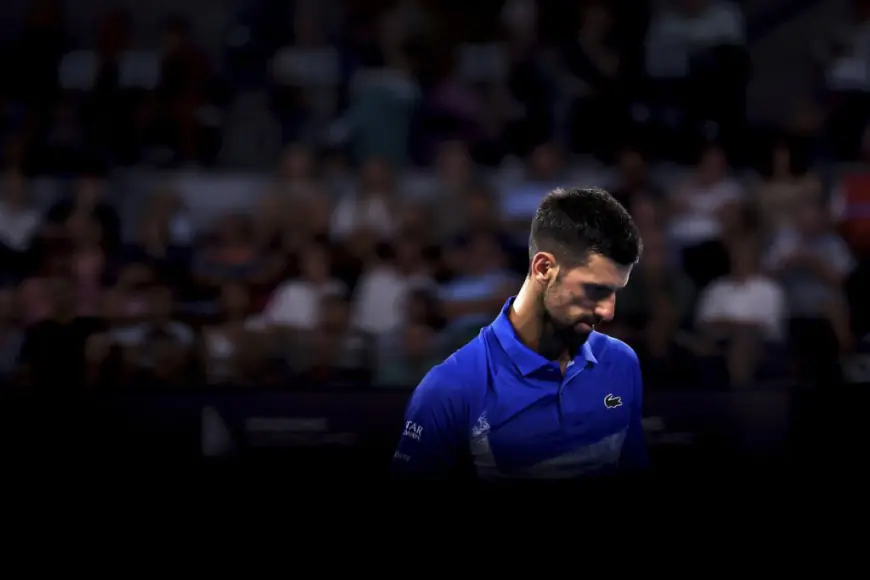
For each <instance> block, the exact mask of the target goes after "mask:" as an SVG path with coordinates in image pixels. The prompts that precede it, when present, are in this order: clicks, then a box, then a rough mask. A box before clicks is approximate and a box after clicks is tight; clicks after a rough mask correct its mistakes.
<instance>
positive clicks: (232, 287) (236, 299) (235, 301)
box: [221, 283, 250, 320]
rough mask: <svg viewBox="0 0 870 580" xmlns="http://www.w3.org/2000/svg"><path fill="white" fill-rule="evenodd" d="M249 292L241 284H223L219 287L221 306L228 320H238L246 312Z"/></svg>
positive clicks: (248, 304) (248, 303)
mask: <svg viewBox="0 0 870 580" xmlns="http://www.w3.org/2000/svg"><path fill="white" fill-rule="evenodd" d="M249 306H250V294H248V289H247V288H246V287H245V286H244V285H242V284H234V283H231V284H225V285H224V286H223V288H221V307H222V310H223V313H224V316H225V317H226V318H227V319H228V320H240V319H243V318H244V317H245V316H246V315H247V314H248V308H249Z"/></svg>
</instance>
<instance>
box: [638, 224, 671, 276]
mask: <svg viewBox="0 0 870 580" xmlns="http://www.w3.org/2000/svg"><path fill="white" fill-rule="evenodd" d="M667 265H668V240H667V237H666V236H665V235H664V234H663V233H662V232H661V231H660V230H655V231H651V232H649V233H645V234H644V236H643V261H641V262H640V267H641V268H642V269H643V271H644V272H647V273H650V272H662V271H664V270H665V268H667Z"/></svg>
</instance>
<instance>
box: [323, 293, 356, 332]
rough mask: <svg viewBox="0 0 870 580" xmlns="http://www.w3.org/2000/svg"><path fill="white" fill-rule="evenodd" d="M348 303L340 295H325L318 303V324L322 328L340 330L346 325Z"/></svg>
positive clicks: (348, 315)
mask: <svg viewBox="0 0 870 580" xmlns="http://www.w3.org/2000/svg"><path fill="white" fill-rule="evenodd" d="M349 318H350V304H349V303H348V301H347V300H345V299H344V297H342V296H326V297H325V298H324V299H323V301H322V303H321V305H320V324H321V326H322V327H323V329H324V330H326V331H327V332H329V331H341V330H344V329H345V328H346V327H347V323H348V320H349Z"/></svg>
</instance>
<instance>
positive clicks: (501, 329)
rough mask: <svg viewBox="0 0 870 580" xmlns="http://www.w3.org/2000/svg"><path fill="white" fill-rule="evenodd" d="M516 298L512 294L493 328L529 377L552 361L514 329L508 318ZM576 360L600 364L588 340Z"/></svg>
mask: <svg viewBox="0 0 870 580" xmlns="http://www.w3.org/2000/svg"><path fill="white" fill-rule="evenodd" d="M515 298H516V296H512V297H511V298H508V300H507V302H505V304H504V306H503V307H502V309H501V313H500V314H499V315H498V318H496V319H495V321H494V322H493V323H492V330H493V332H494V333H495V336H496V338H497V339H498V342H499V343H500V344H501V346H502V348H503V349H504V351H505V353H507V355H508V356H509V357H510V359H511V361H513V363H514V365H516V367H517V369H519V371H520V372H521V373H522V375H523V376H524V377H527V376H529V375H530V374H532V373H534V372H535V371H537V370H539V369H541V368H543V367H545V366H547V365H548V364H550V363H551V362H552V361H549V360H547V359H546V358H545V357H543V356H541V355H540V354H539V353H537V352H535V351H533V350H532V349H530V348H529V347H527V346H526V345H524V344H523V343H522V342H520V339H519V338H518V337H517V333H516V330H514V326H513V324H511V321H510V318H508V314H509V313H510V309H511V306H512V305H513V303H514V299H515ZM574 362H575V363H578V362H582V363H583V365H584V366H585V365H587V364H593V365H594V364H598V359H596V358H595V355H594V354H592V347H591V346H589V341H588V340H587V341H586V342H585V343H583V346H582V347H580V350H579V352H578V353H577V355H576V356H575V357H574Z"/></svg>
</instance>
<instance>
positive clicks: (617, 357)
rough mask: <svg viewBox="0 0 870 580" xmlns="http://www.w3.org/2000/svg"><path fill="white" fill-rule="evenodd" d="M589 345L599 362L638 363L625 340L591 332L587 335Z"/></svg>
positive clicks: (635, 355)
mask: <svg viewBox="0 0 870 580" xmlns="http://www.w3.org/2000/svg"><path fill="white" fill-rule="evenodd" d="M589 346H590V347H591V349H592V354H594V355H595V358H596V359H598V362H599V363H605V364H611V365H612V364H616V365H635V364H638V358H637V353H636V352H634V349H633V348H631V347H630V346H629V345H628V344H626V343H625V342H623V341H621V340H619V339H618V338H614V337H612V336H610V335H607V334H603V333H600V332H593V333H592V334H591V335H589Z"/></svg>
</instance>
